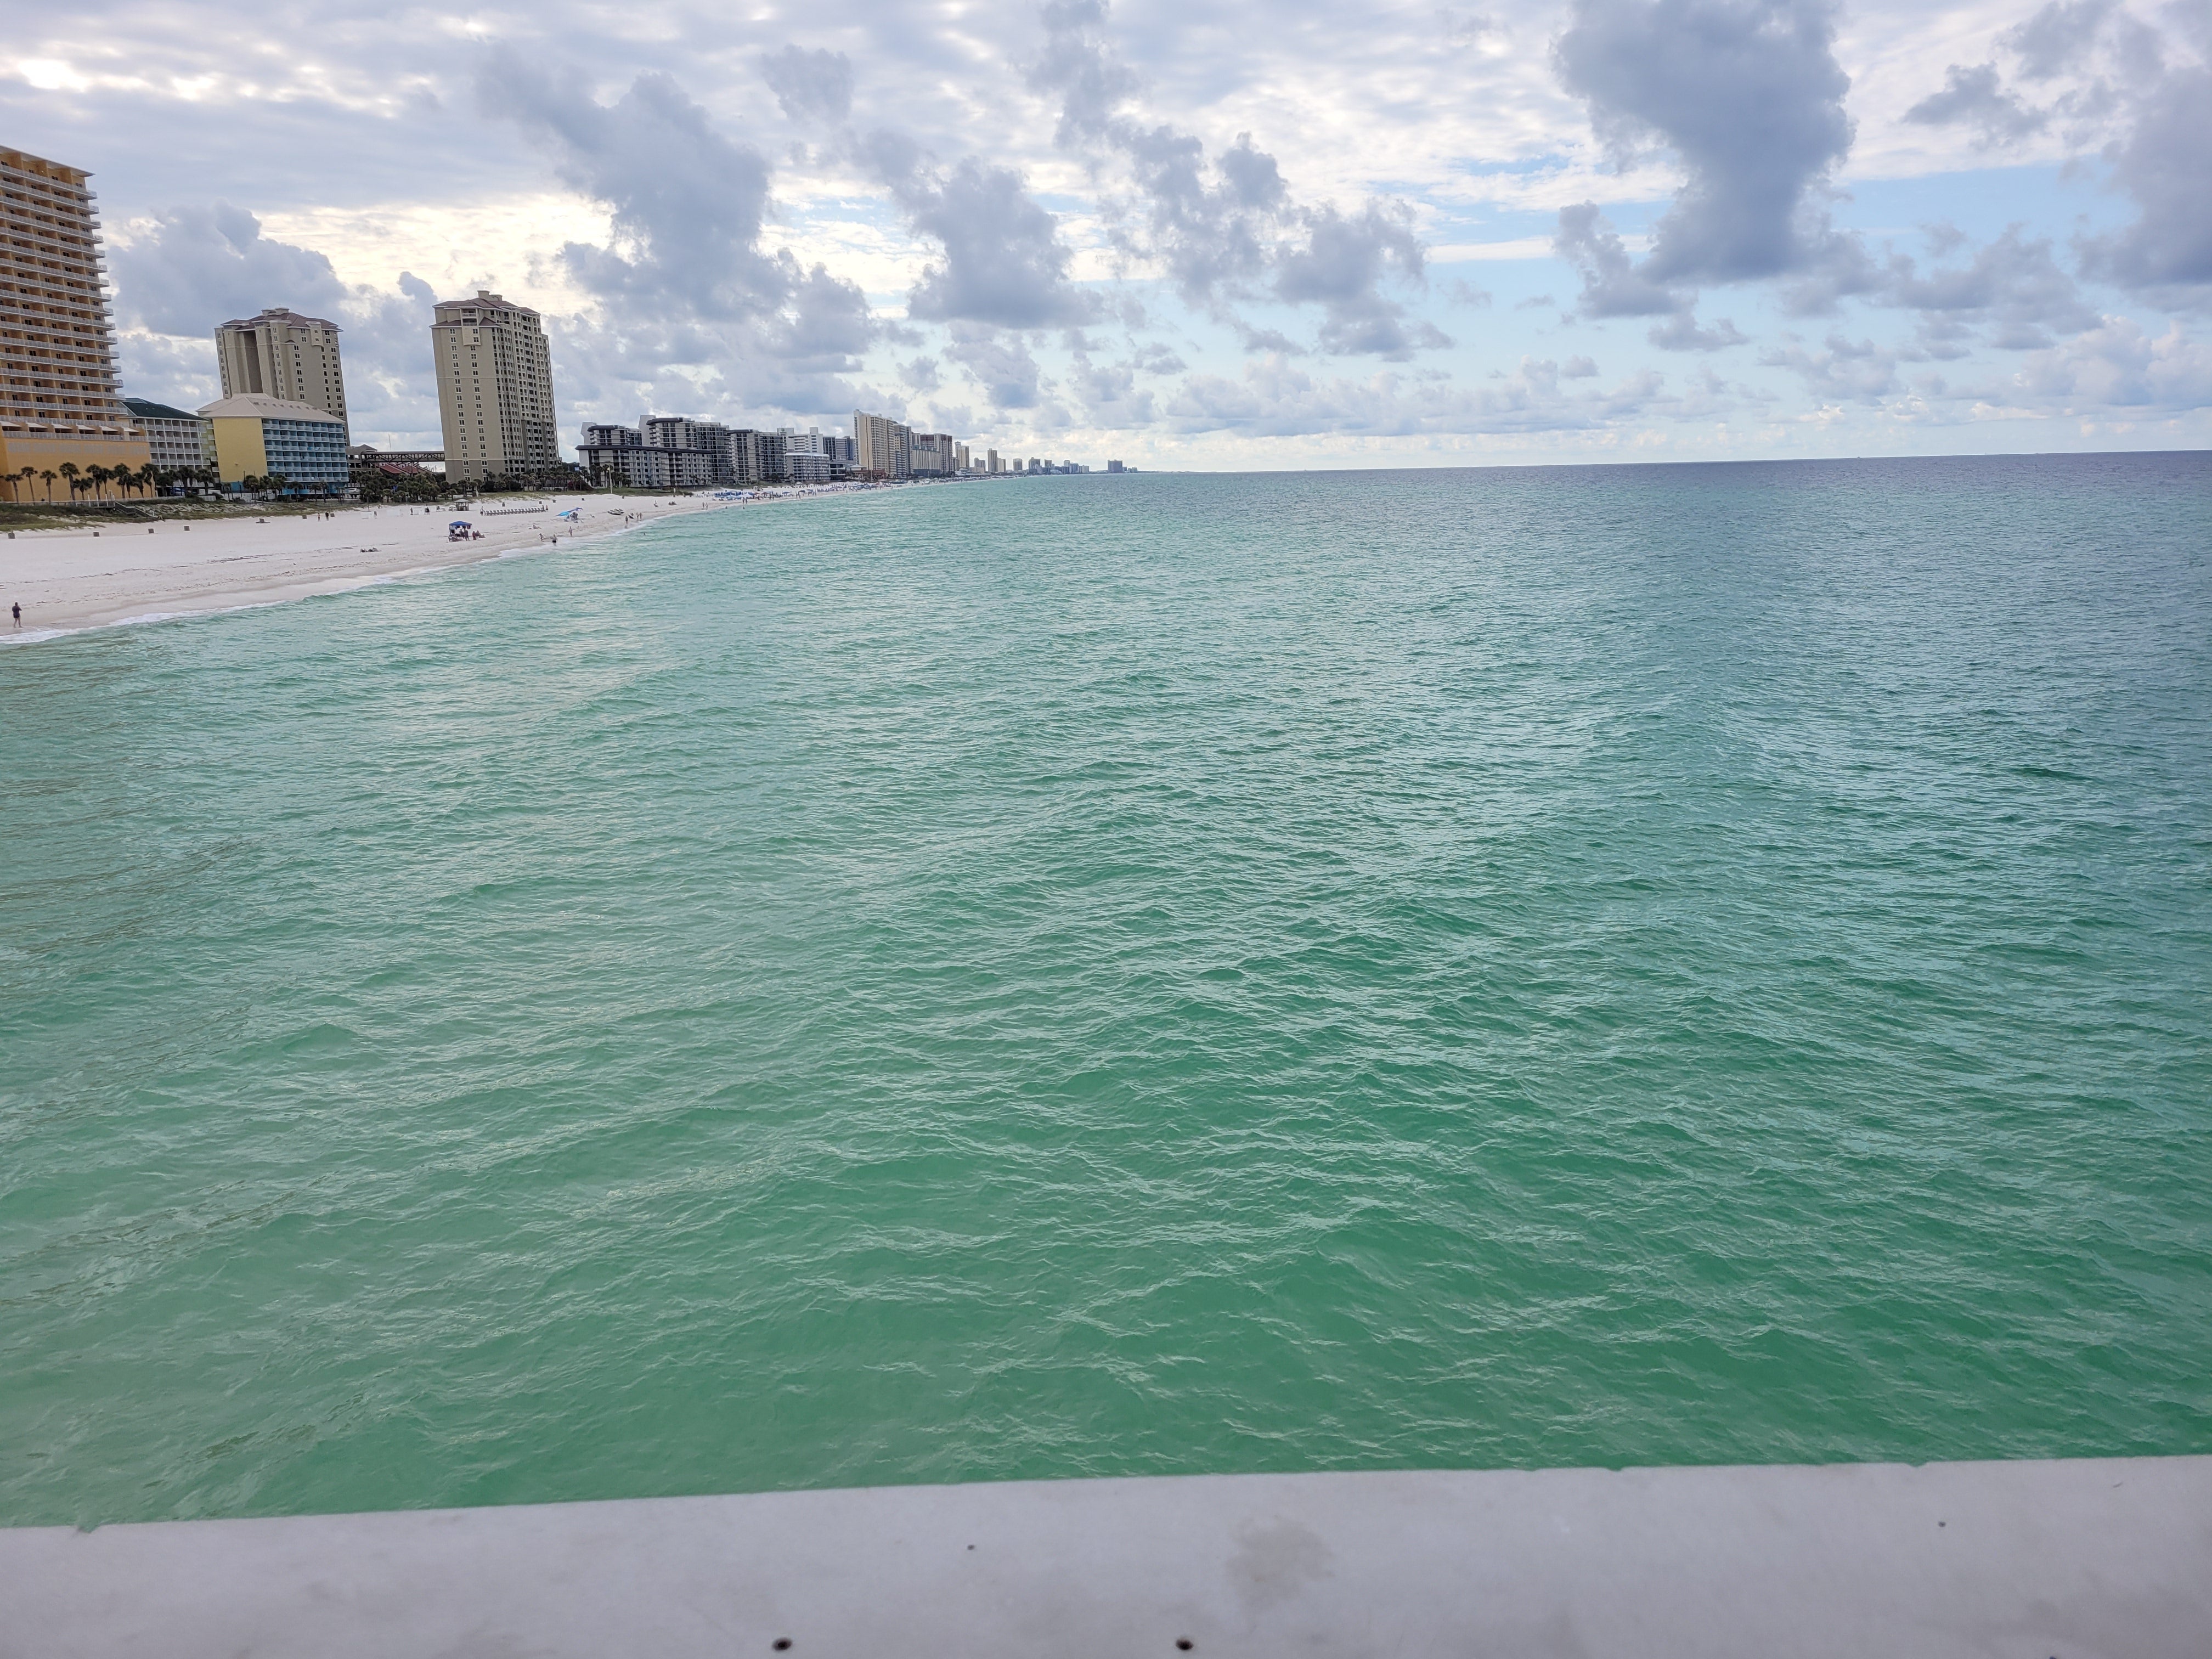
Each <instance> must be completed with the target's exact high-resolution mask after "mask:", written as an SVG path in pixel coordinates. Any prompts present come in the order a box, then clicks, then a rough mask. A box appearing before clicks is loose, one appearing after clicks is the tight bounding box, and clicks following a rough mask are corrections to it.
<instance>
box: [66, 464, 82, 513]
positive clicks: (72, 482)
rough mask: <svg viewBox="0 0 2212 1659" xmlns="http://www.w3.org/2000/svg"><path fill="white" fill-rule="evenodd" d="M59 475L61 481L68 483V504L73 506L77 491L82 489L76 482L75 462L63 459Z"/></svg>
mask: <svg viewBox="0 0 2212 1659" xmlns="http://www.w3.org/2000/svg"><path fill="white" fill-rule="evenodd" d="M61 475H62V481H63V482H64V483H66V484H68V485H69V491H70V504H71V505H72V506H74V505H75V504H76V498H77V493H78V491H80V490H81V489H83V487H84V486H83V485H82V484H80V483H78V482H77V469H76V462H75V461H64V462H63V463H62V465H61Z"/></svg>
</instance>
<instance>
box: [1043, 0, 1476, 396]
mask: <svg viewBox="0 0 2212 1659" xmlns="http://www.w3.org/2000/svg"><path fill="white" fill-rule="evenodd" d="M1042 15H1043V21H1044V26H1045V48H1044V52H1043V54H1042V57H1041V58H1039V59H1038V60H1037V62H1036V64H1034V65H1033V66H1032V68H1031V70H1030V85H1031V86H1032V87H1034V88H1037V89H1038V90H1040V91H1044V92H1048V93H1052V94H1055V95H1056V96H1057V97H1058V98H1059V99H1060V125H1059V129H1058V141H1059V142H1060V144H1061V145H1062V146H1064V147H1066V148H1069V149H1086V148H1088V149H1104V150H1105V151H1107V152H1109V153H1115V154H1118V155H1121V158H1122V159H1123V160H1124V161H1125V162H1126V163H1127V167H1128V168H1129V173H1130V177H1131V179H1132V181H1133V183H1134V185H1135V186H1136V189H1137V191H1138V194H1139V197H1140V198H1141V201H1142V209H1141V214H1142V218H1141V224H1140V226H1139V227H1138V228H1133V229H1130V228H1125V229H1124V230H1123V231H1122V232H1121V235H1120V237H1119V240H1120V243H1121V246H1122V247H1123V249H1124V250H1125V251H1126V252H1129V253H1131V254H1133V255H1135V256H1137V257H1139V258H1149V259H1157V260H1158V261H1159V262H1160V263H1161V264H1163V265H1164V266H1165V267H1166V269H1167V271H1168V274H1169V276H1170V279H1171V280H1172V281H1173V282H1174V283H1175V284H1176V289H1177V291H1178V292H1180V293H1181V294H1182V297H1183V298H1184V300H1185V301H1188V302H1189V303H1190V304H1192V305H1194V306H1204V307H1207V308H1209V309H1211V310H1213V311H1214V312H1215V313H1217V314H1218V315H1221V316H1222V317H1224V318H1225V319H1228V320H1230V321H1231V322H1232V323H1235V324H1236V325H1237V327H1238V328H1239V330H1240V331H1242V332H1243V334H1244V335H1245V336H1246V337H1247V340H1248V343H1249V345H1251V346H1252V347H1254V348H1256V349H1280V345H1287V342H1285V341H1283V340H1282V337H1281V336H1280V334H1279V333H1278V332H1277V331H1272V330H1255V329H1252V328H1250V327H1249V326H1248V325H1244V324H1243V323H1242V322H1241V320H1240V319H1236V318H1235V316H1234V314H1233V312H1231V309H1230V307H1229V301H1232V300H1235V299H1241V298H1252V297H1256V296H1258V295H1261V294H1262V293H1272V295H1273V297H1275V298H1277V299H1279V300H1281V301H1285V302H1286V303H1289V304H1291V305H1315V306H1318V307H1320V308H1321V310H1322V325H1321V330H1320V337H1319V343H1320V346H1321V349H1322V350H1324V351H1328V352H1333V353H1341V354H1347V355H1368V356H1380V357H1384V358H1389V359H1402V358H1405V357H1407V356H1410V355H1411V354H1412V353H1413V352H1414V351H1416V350H1420V349H1431V348H1436V347H1441V346H1446V345H1449V344H1450V343H1451V342H1450V340H1449V338H1448V337H1446V336H1445V335H1444V334H1443V333H1442V332H1440V331H1438V330H1437V328H1435V327H1434V326H1433V325H1430V324H1427V323H1425V322H1419V321H1414V320H1409V319H1407V315H1406V310H1405V307H1404V306H1403V305H1401V303H1399V302H1398V301H1395V300H1393V299H1391V298H1389V296H1388V295H1386V294H1385V293H1384V292H1383V288H1384V285H1385V283H1419V282H1421V281H1422V280H1423V269H1422V249H1421V244H1420V240H1419V237H1418V236H1417V235H1416V234H1414V232H1413V221H1412V216H1411V213H1410V211H1409V210H1407V209H1406V208H1405V207H1404V206H1403V204H1393V203H1387V202H1379V201H1370V202H1368V203H1367V204H1364V206H1363V207H1362V208H1361V209H1360V210H1359V211H1358V212H1357V213H1355V214H1346V213H1343V212H1341V211H1340V210H1338V209H1337V208H1335V207H1334V206H1333V205H1327V204H1324V205H1322V206H1320V207H1309V206H1303V205H1301V204H1298V203H1297V202H1296V201H1295V200H1294V199H1293V198H1292V197H1291V191H1290V190H1289V188H1288V186H1287V185H1285V183H1284V180H1283V176H1282V173H1281V170H1280V168H1279V167H1278V166H1277V165H1276V162H1275V159H1274V157H1273V156H1272V155H1267V154H1266V153H1265V152H1264V151H1261V150H1259V149H1255V148H1254V146H1253V143H1252V139H1251V135H1250V134H1249V133H1241V134H1239V135H1238V136H1237V141H1236V143H1233V144H1231V146H1230V147H1229V148H1228V149H1225V150H1223V151H1222V152H1221V153H1220V154H1219V155H1218V156H1216V157H1214V158H1213V160H1212V161H1211V162H1210V163H1209V162H1208V161H1207V160H1206V146H1205V145H1204V143H1201V142H1200V140H1199V139H1198V138H1197V137H1195V136H1194V135H1192V134H1190V133H1188V132H1184V131H1180V130H1179V129H1177V128H1176V127H1174V126H1172V125H1168V124H1166V123H1152V124H1147V123H1145V122H1142V121H1139V120H1137V119H1136V118H1133V117H1131V116H1129V115H1127V114H1125V113H1123V112H1122V111H1123V107H1124V106H1126V105H1127V104H1128V103H1129V102H1130V101H1131V100H1133V99H1134V98H1136V97H1137V95H1138V94H1139V92H1140V90H1141V83H1140V82H1139V79H1138V77H1137V76H1135V75H1134V74H1133V73H1132V72H1131V71H1130V70H1128V69H1127V67H1126V66H1125V65H1124V64H1122V63H1121V60H1120V58H1118V56H1117V55H1116V54H1115V52H1114V51H1113V50H1112V48H1111V47H1110V46H1109V45H1108V43H1107V42H1106V40H1104V38H1103V30H1104V27H1105V25H1106V21H1107V16H1108V12H1107V7H1106V5H1105V4H1104V3H1103V0H1050V3H1048V4H1047V5H1046V6H1045V7H1044V9H1043V14H1042ZM1279 343H1280V344H1279Z"/></svg>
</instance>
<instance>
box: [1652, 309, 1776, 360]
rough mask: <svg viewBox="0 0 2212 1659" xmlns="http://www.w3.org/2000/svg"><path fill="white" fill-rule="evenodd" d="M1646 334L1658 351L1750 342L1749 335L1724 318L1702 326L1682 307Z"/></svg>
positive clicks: (1719, 348)
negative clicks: (1680, 310) (1678, 311)
mask: <svg viewBox="0 0 2212 1659" xmlns="http://www.w3.org/2000/svg"><path fill="white" fill-rule="evenodd" d="M1648 337H1649V338H1650V342H1651V343H1652V344H1653V345H1656V346H1657V347H1658V348H1659V349H1660V350H1662V351H1722V350H1725V349H1727V348H1728V347H1729V346H1740V345H1748V344H1750V343H1751V337H1750V336H1749V335H1748V334H1746V333H1744V332H1743V331H1741V329H1739V328H1738V327H1736V325H1735V324H1734V323H1733V322H1731V321H1729V319H1727V318H1725V317H1723V318H1722V319H1720V321H1719V322H1717V323H1716V324H1714V325H1712V326H1711V328H1702V327H1700V326H1699V324H1698V319H1696V318H1695V317H1694V316H1692V314H1691V313H1688V312H1686V311H1685V312H1681V313H1678V314H1677V315H1675V316H1673V317H1670V318H1668V319H1667V320H1666V321H1665V322H1663V323H1661V324H1658V325H1656V326H1655V327H1654V328H1653V329H1652V330H1651V331H1650V335H1649V336H1648Z"/></svg>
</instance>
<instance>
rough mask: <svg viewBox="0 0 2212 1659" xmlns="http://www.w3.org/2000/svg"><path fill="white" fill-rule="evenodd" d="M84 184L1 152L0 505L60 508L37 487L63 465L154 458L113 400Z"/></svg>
mask: <svg viewBox="0 0 2212 1659" xmlns="http://www.w3.org/2000/svg"><path fill="white" fill-rule="evenodd" d="M91 176H92V175H91V174H90V173H87V172H86V171H85V170H84V169H83V168H82V167H70V166H67V165H65V164H64V163H63V162H60V161H46V160H44V159H42V158H40V157H39V156H36V155H27V154H26V153H25V152H24V151H22V150H20V149H9V148H7V147H6V146H4V145H0V501H43V500H45V499H46V497H47V495H49V494H52V495H54V496H55V498H56V499H57V500H66V499H67V498H68V488H67V486H66V485H64V484H60V483H58V482H57V483H52V484H50V483H47V482H46V480H45V478H44V477H41V476H40V475H42V474H45V473H48V472H52V473H54V474H56V475H57V479H58V477H59V475H60V469H61V466H62V464H63V463H64V462H65V461H66V462H72V463H74V464H75V465H76V469H77V470H78V471H89V470H90V469H91V468H93V467H94V466H108V467H116V466H131V467H138V466H143V465H146V464H147V462H148V461H149V459H151V454H150V452H149V450H148V448H147V447H146V438H145V435H144V434H143V433H142V432H141V431H139V430H138V428H137V426H136V425H134V424H133V423H132V422H131V414H130V411H129V410H126V409H125V408H124V406H123V399H122V398H121V397H119V396H118V393H117V389H116V379H115V330H114V328H113V326H112V324H111V323H110V322H109V321H108V315H107V285H106V273H105V272H104V270H102V269H101V266H100V216H99V213H98V211H97V210H95V209H94V206H93V195H92V192H91V191H88V190H87V189H86V188H85V180H86V179H88V178H90V177H91ZM26 467H28V468H30V469H31V470H32V472H33V476H32V477H30V478H29V479H25V478H22V477H19V476H18V474H19V473H20V472H21V471H22V469H24V468H26Z"/></svg>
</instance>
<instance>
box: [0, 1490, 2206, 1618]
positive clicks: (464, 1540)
mask: <svg viewBox="0 0 2212 1659" xmlns="http://www.w3.org/2000/svg"><path fill="white" fill-rule="evenodd" d="M779 1641H781V1642H784V1643H787V1644H788V1646H787V1647H785V1648H778V1647H777V1646H776V1645H775V1644H777V1643H778V1642H779ZM1182 1642H1187V1643H1188V1644H1190V1646H1189V1647H1188V1649H1184V1648H1182V1647H1179V1646H1178V1644H1179V1643H1182ZM778 1652H788V1653H790V1654H791V1655H793V1659H833V1656H834V1659H846V1656H866V1659H893V1656H897V1659H908V1656H912V1659H936V1656H945V1659H951V1656H967V1659H998V1656H1015V1655H1020V1656H1063V1655H1064V1656H1094V1655H1095V1656H1108V1655H1112V1656H1117V1659H1118V1656H1125V1655H1133V1656H1139V1659H1151V1656H1159V1659H1175V1656H1176V1655H1177V1654H1178V1653H1181V1652H1190V1653H1192V1654H1194V1655H1196V1656H1199V1659H1228V1656H1238V1659H1245V1656H1251V1659H1258V1656H1267V1659H1275V1656H1290V1655H1315V1656H1339V1655H1341V1656H1353V1655H1360V1656H1370V1655H1372V1656H1386V1655H1452V1656H1467V1659H1539V1656H1544V1659H1549V1656H1559V1659H1616V1656H1617V1659H1691V1656H1697V1659H1735V1656H1741V1659H1810V1656H1821V1659H1831V1656H1832V1659H1844V1656H1850V1659H2192V1656H2208V1655H2212V1457H2187V1458H2143V1459H2124V1460H2084V1461H2079V1462H2044V1463H1949V1464H1930V1465H1927V1466H1925V1467H1921V1468H1907V1467H1905V1466H1901V1465H1895V1464H1870V1465H1850V1466H1839V1467H1833V1468H1709V1469H1630V1470H1626V1471H1620V1472H1609V1471H1606V1470H1602V1469H1557V1470H1547V1471H1541V1472H1535V1473H1516V1472H1495V1473H1486V1474H1310V1475H1225V1476H1206V1477H1198V1478H1194V1479H1177V1480H1097V1481H1066V1482H1038V1483H1030V1484H1019V1485H1008V1486H916V1487H903V1488H878V1489H872V1490H867V1491H854V1492H787V1493H775V1494H768V1495H763V1496H757V1497H740V1498H652V1499H644V1500H640V1501H635V1502H626V1503H599V1504H544V1505H534V1506H527V1507H517V1508H513V1509H492V1510H422V1511H416V1512H411V1513H395V1514H385V1515H353V1516H311V1517H306V1518H300V1519H289V1520H287V1519H278V1520H259V1521H199V1522H167V1523H159V1524H152V1525H143V1526H117V1527H103V1528H100V1529H99V1530H97V1531H95V1532H90V1533H81V1532H78V1531H76V1530H75V1529H73V1528H16V1529H11V1530H0V1655H4V1656H6V1659H32V1656H36V1659H80V1656H82V1659H122V1656H126V1655H128V1656H142V1655H143V1656H161V1659H217V1656H220V1659H249V1656H251V1659H261V1656H284V1659H308V1656H313V1659H356V1656H359V1659H368V1656H375V1659H393V1656H422V1659H432V1656H435V1659H587V1656H588V1659H613V1656H639V1659H708V1656H713V1659H732V1656H736V1659H744V1656H750V1655H755V1654H759V1655H764V1656H768V1655H774V1654H775V1653H778Z"/></svg>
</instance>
